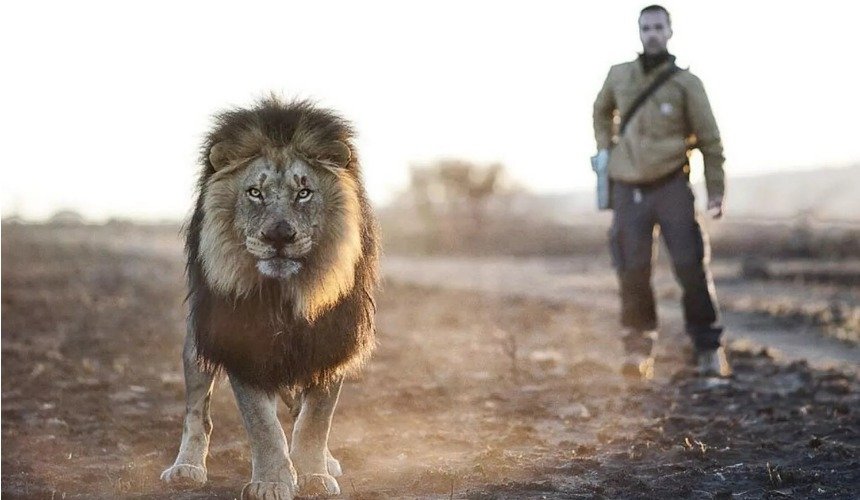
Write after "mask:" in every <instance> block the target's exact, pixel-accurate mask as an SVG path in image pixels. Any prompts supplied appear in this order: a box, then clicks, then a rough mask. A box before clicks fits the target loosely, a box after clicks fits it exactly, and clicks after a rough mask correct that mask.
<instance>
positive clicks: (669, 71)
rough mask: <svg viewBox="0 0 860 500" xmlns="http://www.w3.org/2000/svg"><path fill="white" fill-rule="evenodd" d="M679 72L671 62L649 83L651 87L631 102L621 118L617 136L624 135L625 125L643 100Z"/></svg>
mask: <svg viewBox="0 0 860 500" xmlns="http://www.w3.org/2000/svg"><path fill="white" fill-rule="evenodd" d="M680 70H681V68H679V67H678V66H677V65H675V63H674V62H673V63H672V64H670V65H669V67H668V68H666V69H665V70H663V72H662V73H660V74H659V75H657V78H655V79H654V81H653V82H651V85H648V88H646V89H645V90H643V91H642V93H641V94H639V95H638V96H636V100H635V101H633V104H631V105H630V108H629V109H628V110H627V112H626V113H624V116H622V117H621V127H620V128H619V129H618V135H624V129H626V128H627V124H628V123H630V119H631V118H633V115H634V114H635V113H636V111H637V110H638V109H639V108H640V107H641V106H642V103H644V102H645V100H646V99H648V98H649V97H650V96H651V94H653V93H654V91H655V90H657V89H658V88H659V87H660V85H663V84H664V83H666V81H667V80H669V78H672V75H674V74H675V73H677V72H678V71H680Z"/></svg>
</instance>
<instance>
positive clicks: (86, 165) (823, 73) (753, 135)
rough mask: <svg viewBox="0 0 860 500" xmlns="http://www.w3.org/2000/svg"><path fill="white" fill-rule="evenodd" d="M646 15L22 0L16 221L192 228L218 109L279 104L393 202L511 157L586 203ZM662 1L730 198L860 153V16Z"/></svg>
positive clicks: (528, 180) (529, 178)
mask: <svg viewBox="0 0 860 500" xmlns="http://www.w3.org/2000/svg"><path fill="white" fill-rule="evenodd" d="M648 3H650V2H647V1H646V2H633V1H617V0H616V1H612V2H605V1H581V2H569V1H557V2H547V1H530V2H525V1H522V2H498V1H495V2H489V1H488V2H483V1H474V2H470V1H445V0H433V1H414V2H393V1H392V2H366V1H354V2H325V1H319V2H309V1H302V2H290V1H279V2H263V1H244V2H241V3H239V2H219V1H207V2H203V1H183V2H166V1H157V0H156V1H149V2H134V3H131V2H93V1H87V0H79V1H76V2H40V1H28V2H4V3H3V4H2V7H0V47H2V49H0V58H1V59H0V64H2V74H3V75H4V76H3V77H2V78H0V109H2V120H0V127H2V130H0V141H2V142H0V144H2V150H3V155H2V157H0V169H2V170H1V171H0V175H2V177H0V184H2V188H0V189H2V214H3V216H8V215H12V214H17V215H22V216H24V217H26V218H31V219H41V218H45V217H48V216H50V215H51V214H52V213H54V212H55V211H57V210H61V209H73V210H77V211H78V212H80V213H82V214H84V215H85V216H87V217H89V218H93V219H96V220H104V219H106V218H109V217H125V218H133V219H138V220H152V219H181V218H183V217H185V216H186V215H187V214H188V212H189V210H190V206H191V198H192V195H193V192H194V178H195V175H196V173H197V171H198V167H197V156H198V148H199V145H200V142H201V139H202V137H203V135H204V134H205V133H206V131H207V128H208V127H209V124H210V121H209V120H210V117H211V116H212V114H214V113H216V112H217V111H219V110H221V109H225V108H229V107H234V106H246V105H249V104H252V103H253V102H254V101H255V100H256V99H258V98H260V97H262V96H264V95H266V94H268V93H269V92H276V93H278V94H280V95H282V96H284V97H287V98H292V97H299V98H310V99H313V100H315V101H317V102H318V103H319V104H320V105H322V106H326V107H330V108H333V109H336V110H338V111H339V112H340V113H341V114H343V115H344V116H346V117H347V118H348V119H350V120H351V121H352V122H353V123H354V125H355V127H356V129H357V131H358V138H357V141H356V145H357V147H358V150H359V154H360V157H361V159H362V164H363V168H364V175H365V181H366V183H367V186H368V190H369V192H370V196H371V198H372V200H373V201H375V202H376V203H379V204H384V203H386V202H387V201H389V200H391V199H392V198H393V197H394V196H395V195H396V193H397V192H398V191H399V190H402V189H403V187H404V186H405V183H406V181H407V179H408V168H409V165H426V164H428V163H431V162H433V161H435V160H438V159H443V158H462V159H465V160H469V161H473V162H476V163H479V164H481V163H491V162H501V163H502V164H504V165H505V166H506V168H507V170H508V172H509V174H510V176H511V177H512V178H513V179H514V181H516V182H517V183H519V184H521V185H522V186H524V187H525V188H527V189H529V190H531V191H533V192H536V193H562V192H567V191H572V190H580V189H589V188H590V187H591V185H592V183H593V181H594V179H593V174H592V172H591V170H590V166H589V162H588V157H589V156H590V155H591V154H593V153H594V148H595V145H594V138H593V132H592V122H591V110H592V104H593V102H594V98H595V95H596V93H597V91H598V90H599V89H600V87H601V85H602V83H603V80H604V78H605V77H606V73H607V71H608V69H609V66H610V65H612V64H616V63H619V62H623V61H628V60H632V59H634V58H635V57H636V54H637V51H639V50H640V49H641V44H640V42H639V38H638V32H637V24H636V21H637V17H638V12H639V10H640V9H641V8H642V7H644V6H645V5H647V4H648ZM663 5H664V6H666V7H667V8H668V9H669V11H670V12H671V13H672V21H673V28H674V33H675V35H674V38H673V39H672V41H671V42H670V45H669V49H670V51H671V52H672V53H674V54H675V55H676V56H677V57H678V63H679V64H680V65H681V66H682V67H689V68H690V70H691V71H692V72H693V73H695V74H696V75H698V76H699V77H700V78H701V79H702V80H703V81H704V84H705V88H706V90H707V92H708V94H709V97H710V100H711V105H712V107H713V109H714V113H715V115H716V118H717V122H718V124H719V126H720V129H721V131H722V136H723V142H724V146H725V150H726V157H727V163H726V170H727V174H728V176H729V180H728V182H729V186H730V185H731V184H730V182H731V177H732V176H749V175H756V174H761V173H766V172H778V171H785V170H793V169H809V168H817V167H831V166H843V165H848V164H852V163H857V162H858V161H860V140H857V139H856V135H857V133H858V128H857V127H856V125H855V123H856V121H857V117H858V116H860V97H858V94H857V90H856V89H858V88H860V76H858V71H857V65H856V63H855V62H853V61H854V59H856V57H857V56H856V51H857V49H858V48H860V30H858V23H860V17H858V14H860V5H858V4H856V3H854V2H841V1H821V2H815V3H812V2H791V1H781V2H776V1H774V2H771V1H757V2H739V1H722V2H714V1H693V0H684V1H668V2H664V3H663ZM696 166H697V165H696V164H695V163H694V180H695V179H696V178H697V177H701V173H700V169H701V167H700V166H699V168H696ZM729 189H730V187H729Z"/></svg>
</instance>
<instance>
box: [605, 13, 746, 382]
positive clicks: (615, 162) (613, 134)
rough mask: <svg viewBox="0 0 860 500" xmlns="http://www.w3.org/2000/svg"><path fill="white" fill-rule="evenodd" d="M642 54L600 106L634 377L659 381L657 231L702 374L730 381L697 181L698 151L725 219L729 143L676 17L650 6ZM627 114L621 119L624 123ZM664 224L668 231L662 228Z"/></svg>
mask: <svg viewBox="0 0 860 500" xmlns="http://www.w3.org/2000/svg"><path fill="white" fill-rule="evenodd" d="M639 38H640V40H642V48H643V53H642V54H640V55H639V57H638V58H637V59H636V60H635V61H631V62H627V63H622V64H618V65H616V66H613V67H612V68H611V69H610V70H609V75H608V76H607V77H606V82H605V83H604V84H603V88H602V89H601V90H600V93H599V94H598V95H597V100H596V101H595V102H594V135H595V138H596V140H597V149H598V155H597V156H596V157H595V158H596V161H597V162H601V161H602V162H604V164H606V162H608V167H607V169H608V173H609V178H610V179H611V190H610V199H611V206H612V209H613V210H614V213H613V220H612V229H611V231H610V246H611V252H612V259H613V264H614V266H615V268H616V270H617V272H618V277H619V282H620V287H621V324H622V326H623V327H624V339H623V341H624V349H625V354H626V357H625V362H624V366H623V368H622V371H623V373H624V374H625V375H626V376H629V377H635V378H644V379H649V378H651V377H653V369H654V368H653V366H654V358H653V356H652V348H653V344H654V341H655V340H656V338H657V330H656V328H657V313H656V307H655V303H654V290H653V288H652V286H651V263H652V262H651V261H652V254H653V247H654V235H655V234H659V233H660V231H662V234H663V239H664V240H665V241H666V246H667V248H668V249H669V255H670V257H671V258H672V264H673V267H674V271H675V276H676V278H677V280H678V282H679V283H680V285H681V287H682V288H683V301H682V304H683V309H684V321H685V328H686V332H687V334H688V335H689V336H690V337H691V339H692V341H693V345H694V347H695V364H696V367H697V370H698V372H699V374H701V375H703V376H729V375H730V368H729V365H728V363H727V361H726V357H725V352H724V350H723V348H722V347H721V342H720V336H721V334H722V330H723V329H722V327H721V326H719V324H718V313H717V306H716V298H715V296H714V286H713V282H712V280H711V276H710V272H709V271H708V268H707V259H708V254H709V251H708V248H707V243H706V241H705V239H704V238H703V235H702V229H701V228H700V227H699V223H698V222H697V220H696V212H695V208H694V206H693V192H692V190H691V188H690V184H689V182H688V177H689V172H690V166H689V159H688V158H689V152H690V151H691V149H693V148H698V149H699V150H700V151H701V152H702V156H703V157H704V164H705V183H706V185H707V189H708V212H709V213H710V214H711V215H712V216H713V217H714V218H719V217H720V216H722V213H723V192H724V180H723V177H724V175H723V162H724V158H723V146H722V142H721V141H720V132H719V130H718V129H717V123H716V121H715V120H714V116H713V114H712V112H711V107H710V104H709V103H708V98H707V96H706V95H705V89H704V87H703V86H702V82H701V80H699V79H698V78H697V77H696V76H694V75H693V74H692V73H690V72H689V71H687V70H680V69H679V68H678V67H677V66H675V57H674V56H672V55H671V54H669V52H668V50H667V44H668V42H669V40H670V39H671V38H672V22H671V18H670V17H669V12H668V11H666V9H665V8H663V7H661V6H659V5H651V6H648V7H645V8H644V9H642V11H641V12H640V14H639ZM616 117H618V118H620V122H619V121H618V120H616ZM658 227H659V229H657V228H658Z"/></svg>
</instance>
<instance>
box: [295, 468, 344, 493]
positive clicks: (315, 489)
mask: <svg viewBox="0 0 860 500" xmlns="http://www.w3.org/2000/svg"><path fill="white" fill-rule="evenodd" d="M299 495H300V496H303V497H316V496H329V495H340V486H339V485H338V484H337V480H336V479H335V478H334V477H332V476H330V475H328V474H305V475H302V476H299Z"/></svg>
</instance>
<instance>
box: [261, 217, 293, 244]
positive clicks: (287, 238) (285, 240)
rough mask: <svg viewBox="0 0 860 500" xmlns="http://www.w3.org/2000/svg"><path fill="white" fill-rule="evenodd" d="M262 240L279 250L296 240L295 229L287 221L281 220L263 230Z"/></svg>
mask: <svg viewBox="0 0 860 500" xmlns="http://www.w3.org/2000/svg"><path fill="white" fill-rule="evenodd" d="M263 240H265V241H266V243H268V244H270V245H272V246H273V247H275V249H276V250H280V249H281V248H283V247H284V246H285V245H289V244H290V243H293V242H294V241H296V230H295V229H293V226H291V225H290V223H289V222H285V221H281V222H278V223H277V224H275V225H274V226H270V227H269V228H268V229H266V230H265V231H263Z"/></svg>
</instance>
